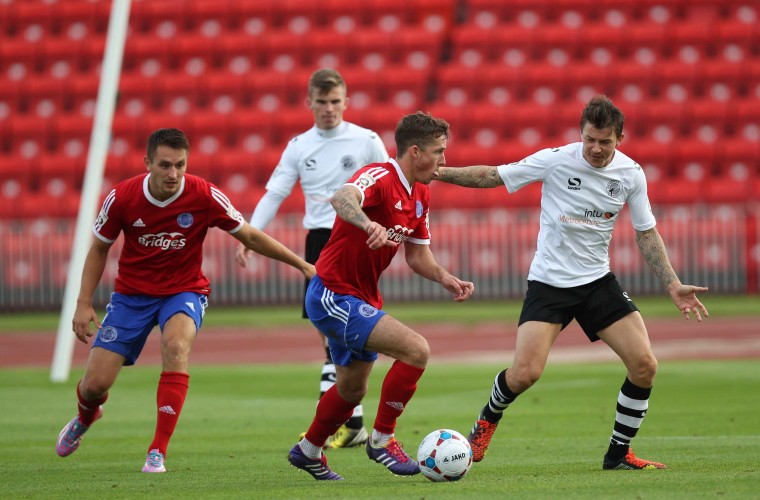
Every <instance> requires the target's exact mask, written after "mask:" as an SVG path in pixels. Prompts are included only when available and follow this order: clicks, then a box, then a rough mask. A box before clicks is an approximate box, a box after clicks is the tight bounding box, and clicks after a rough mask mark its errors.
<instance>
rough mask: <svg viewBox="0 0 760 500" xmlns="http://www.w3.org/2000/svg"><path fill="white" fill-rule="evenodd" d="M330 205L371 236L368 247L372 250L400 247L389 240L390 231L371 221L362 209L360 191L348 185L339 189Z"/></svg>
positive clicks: (350, 222)
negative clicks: (384, 247)
mask: <svg viewBox="0 0 760 500" xmlns="http://www.w3.org/2000/svg"><path fill="white" fill-rule="evenodd" d="M330 203H331V204H332V206H333V208H334V209H335V213H336V214H338V217H340V218H341V219H343V220H344V221H346V222H348V223H349V224H352V225H354V226H356V227H358V228H359V229H361V230H362V231H364V232H365V233H367V234H368V235H369V238H368V239H367V246H368V247H369V248H370V249H371V250H377V249H378V248H380V247H383V246H391V247H395V246H398V243H396V242H394V241H390V240H389V239H388V230H387V229H386V228H384V227H383V226H382V225H380V224H378V223H377V222H374V221H372V220H370V218H369V217H367V214H365V213H364V210H362V207H361V204H360V203H361V193H360V192H359V189H358V188H356V187H353V186H350V185H346V186H343V187H341V188H340V189H338V190H337V191H336V192H335V194H334V195H333V196H332V198H330Z"/></svg>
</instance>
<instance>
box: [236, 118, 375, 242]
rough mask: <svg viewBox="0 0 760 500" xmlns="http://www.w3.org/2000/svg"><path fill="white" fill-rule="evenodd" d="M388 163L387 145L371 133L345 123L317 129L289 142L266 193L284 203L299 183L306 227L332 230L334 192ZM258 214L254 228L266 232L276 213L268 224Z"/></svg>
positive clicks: (272, 214)
mask: <svg viewBox="0 0 760 500" xmlns="http://www.w3.org/2000/svg"><path fill="white" fill-rule="evenodd" d="M386 161H388V152H387V151H386V149H385V145H384V144H383V141H382V139H381V138H380V136H378V135H377V134H376V133H375V132H373V131H372V130H369V129H366V128H363V127H359V126H358V125H354V124H353V123H349V122H346V121H344V122H342V123H341V124H340V125H338V126H337V127H335V128H334V129H331V130H322V129H319V128H317V127H316V125H315V126H313V127H312V128H310V129H309V130H307V131H306V132H304V133H303V134H301V135H298V136H296V137H294V138H293V139H291V140H290V142H289V143H288V145H287V147H286V148H285V151H283V153H282V157H281V158H280V163H279V164H278V165H277V168H275V170H274V172H272V176H271V177H270V178H269V181H268V182H267V185H266V189H267V191H269V192H272V193H273V194H275V195H277V197H278V198H280V199H281V200H282V199H284V198H285V197H287V196H288V195H289V194H290V192H291V190H292V189H293V186H295V184H296V182H297V181H298V180H299V179H300V182H301V189H302V190H303V194H304V198H305V200H306V209H305V214H304V218H303V225H304V227H305V228H306V229H318V228H327V229H330V228H332V226H333V223H334V222H335V210H333V207H332V205H331V204H330V198H331V197H332V195H333V194H334V193H335V191H337V190H338V188H340V187H341V186H342V185H343V184H345V183H346V181H348V179H349V178H350V177H351V176H352V175H353V174H354V172H356V171H357V170H359V169H360V168H361V167H363V166H365V165H369V164H370V163H384V162H386ZM278 206H279V205H278ZM275 211H276V208H275ZM259 213H261V211H259V210H256V211H254V215H253V217H252V219H251V224H252V225H253V226H254V227H257V228H259V229H263V228H264V227H265V226H266V225H267V224H268V223H269V221H270V220H271V216H274V213H271V212H270V214H271V216H270V217H269V218H268V220H265V219H263V218H262V219H260V218H259Z"/></svg>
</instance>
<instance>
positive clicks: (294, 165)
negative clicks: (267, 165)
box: [266, 139, 300, 198]
mask: <svg viewBox="0 0 760 500" xmlns="http://www.w3.org/2000/svg"><path fill="white" fill-rule="evenodd" d="M294 141H295V139H293V140H291V141H290V142H289V143H288V145H287V146H286V147H285V151H283V152H282V156H281V157H280V162H279V163H278V164H277V167H275V169H274V172H272V175H271V176H270V177H269V180H268V181H267V185H266V189H267V191H271V192H273V193H275V194H278V195H280V196H281V197H283V198H286V197H287V196H288V195H289V194H290V192H291V191H292V190H293V186H295V185H296V182H298V177H299V175H300V174H299V171H298V151H297V150H296V147H295V142H294Z"/></svg>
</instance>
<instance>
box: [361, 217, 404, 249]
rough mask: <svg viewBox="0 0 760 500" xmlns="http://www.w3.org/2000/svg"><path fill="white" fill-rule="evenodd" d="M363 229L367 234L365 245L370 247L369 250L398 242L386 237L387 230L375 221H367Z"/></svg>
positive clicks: (392, 245) (395, 245)
mask: <svg viewBox="0 0 760 500" xmlns="http://www.w3.org/2000/svg"><path fill="white" fill-rule="evenodd" d="M364 231H365V232H366V233H367V234H368V235H369V239H368V240H367V246H368V247H369V248H370V250H377V249H378V248H382V247H384V246H388V247H397V246H398V243H396V242H395V241H391V240H389V239H388V231H387V230H386V229H385V228H384V227H383V226H381V225H380V224H378V223H377V222H374V221H369V222H368V223H367V225H366V226H364Z"/></svg>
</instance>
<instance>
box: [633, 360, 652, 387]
mask: <svg viewBox="0 0 760 500" xmlns="http://www.w3.org/2000/svg"><path fill="white" fill-rule="evenodd" d="M656 374H657V358H655V357H654V355H653V354H649V355H647V356H644V357H642V358H641V359H639V360H638V361H637V362H636V364H635V365H634V366H632V367H630V368H629V369H628V377H629V379H630V380H631V382H633V383H634V384H635V385H637V386H639V387H652V384H654V377H655V375H656Z"/></svg>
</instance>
